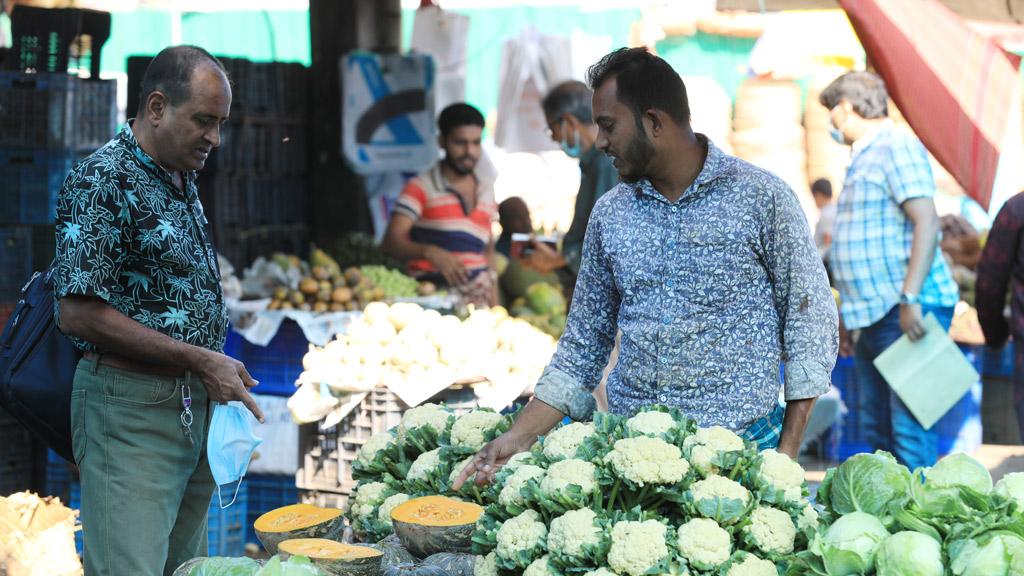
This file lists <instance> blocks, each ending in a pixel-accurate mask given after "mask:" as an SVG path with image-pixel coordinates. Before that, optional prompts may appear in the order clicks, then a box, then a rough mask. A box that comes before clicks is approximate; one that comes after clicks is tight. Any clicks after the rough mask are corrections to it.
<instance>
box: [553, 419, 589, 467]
mask: <svg viewBox="0 0 1024 576" xmlns="http://www.w3.org/2000/svg"><path fill="white" fill-rule="evenodd" d="M593 434H594V424H593V423H589V422H588V423H586V424H584V423H582V422H573V423H572V424H568V425H566V426H562V427H561V428H559V429H557V430H555V431H554V432H552V433H551V434H549V435H548V436H547V437H546V438H544V456H546V457H547V458H549V459H551V460H562V459H564V458H575V457H576V450H577V449H578V448H579V447H580V445H582V444H583V441H584V440H586V439H587V437H588V436H591V435H593Z"/></svg>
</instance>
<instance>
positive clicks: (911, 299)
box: [820, 72, 959, 469]
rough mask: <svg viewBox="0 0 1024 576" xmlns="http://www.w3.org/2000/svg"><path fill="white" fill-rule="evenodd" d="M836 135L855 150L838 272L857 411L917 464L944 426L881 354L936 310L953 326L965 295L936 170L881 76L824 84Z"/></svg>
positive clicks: (872, 430)
mask: <svg viewBox="0 0 1024 576" xmlns="http://www.w3.org/2000/svg"><path fill="white" fill-rule="evenodd" d="M820 101H821V104H822V105H823V106H825V107H826V108H828V109H829V111H830V112H831V115H832V137H833V138H835V140H836V141H837V142H841V143H843V144H850V145H851V148H852V150H851V152H852V155H853V157H852V160H851V162H850V167H849V169H848V170H847V173H846V180H845V183H844V185H843V193H842V194H841V195H840V196H839V203H838V205H837V206H836V217H835V224H834V231H833V235H832V251H831V256H830V258H831V265H832V276H833V278H834V279H835V283H836V288H837V289H838V290H839V295H840V299H841V301H842V304H841V306H842V310H841V312H842V317H843V322H844V324H845V326H846V328H847V329H848V330H859V331H860V334H859V337H858V338H857V342H856V345H855V347H854V357H855V358H856V362H857V385H858V399H857V402H858V403H857V406H853V407H851V409H854V410H856V411H857V414H858V415H859V418H860V419H861V426H862V431H863V433H864V434H865V439H866V441H868V442H869V443H871V444H872V445H873V446H874V447H875V448H878V449H882V450H889V451H891V452H892V453H893V454H894V455H895V456H896V458H897V459H899V460H900V462H902V463H903V464H905V465H907V466H909V467H910V468H911V469H914V468H917V467H919V466H931V465H932V464H934V463H935V460H936V459H937V458H938V432H937V431H936V430H934V429H931V430H925V429H924V428H922V427H921V425H920V424H919V423H918V422H917V419H916V418H914V416H913V414H911V413H910V411H909V410H907V407H906V406H905V405H904V404H903V402H901V401H900V399H899V398H898V397H897V396H896V395H895V394H893V393H892V391H891V389H890V388H889V386H888V385H887V384H886V382H885V380H884V379H883V378H882V376H881V375H880V374H879V373H878V370H876V369H875V366H874V359H875V358H876V357H877V356H878V355H879V354H881V353H882V352H884V351H885V350H886V349H887V348H888V347H889V346H890V345H891V344H892V343H893V342H895V341H896V340H897V339H898V338H899V337H901V336H903V335H904V334H906V335H907V336H908V337H909V338H910V339H911V340H917V339H918V338H921V337H922V336H924V333H925V329H924V324H923V322H922V320H923V318H924V317H925V316H927V315H928V314H934V315H935V318H936V319H937V320H938V321H939V324H940V325H942V326H943V327H944V328H945V329H946V330H949V325H950V323H951V322H952V319H953V307H954V306H955V305H956V303H957V300H958V299H959V294H958V289H957V285H956V283H955V282H954V281H953V276H952V274H951V273H950V270H949V267H948V266H947V265H946V261H945V259H943V257H942V254H941V253H939V251H937V250H936V249H935V248H936V246H937V245H938V243H939V219H938V217H937V215H936V214H935V204H934V202H933V200H932V198H933V197H934V196H935V180H934V178H933V177H932V171H931V165H930V164H929V161H928V153H927V151H926V150H925V148H924V146H923V145H922V144H921V142H920V141H919V140H918V139H917V138H916V137H914V135H912V134H910V133H909V132H906V131H904V130H901V129H899V128H897V127H896V126H895V125H893V123H892V121H891V120H889V118H888V101H889V95H888V93H887V91H886V89H885V83H884V82H883V81H882V79H881V78H879V77H878V76H876V75H875V74H872V73H870V72H850V73H847V74H844V75H843V76H840V77H839V78H837V79H836V80H834V81H833V82H832V83H831V84H830V85H829V86H828V87H826V88H825V90H824V91H822V93H821V96H820Z"/></svg>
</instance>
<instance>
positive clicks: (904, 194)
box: [885, 131, 935, 204]
mask: <svg viewBox="0 0 1024 576" xmlns="http://www.w3.org/2000/svg"><path fill="white" fill-rule="evenodd" d="M889 146H890V150H889V152H890V156H889V158H890V162H889V163H888V164H887V165H886V167H885V179H886V181H887V182H888V184H889V191H890V193H891V194H892V197H893V200H895V201H896V204H903V203H904V202H906V201H907V200H910V199H913V198H932V197H934V196H935V177H934V175H933V174H932V166H931V163H929V161H928V151H927V150H926V149H925V147H924V144H921V141H920V140H918V139H917V138H914V137H912V136H910V135H909V134H905V133H903V132H902V131H896V135H894V137H893V138H892V139H891V140H890V143H889Z"/></svg>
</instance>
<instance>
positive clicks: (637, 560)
mask: <svg viewBox="0 0 1024 576" xmlns="http://www.w3.org/2000/svg"><path fill="white" fill-rule="evenodd" d="M668 554H669V552H668V545H667V544H666V543H665V525H664V524H662V523H661V522H658V521H657V520H646V521H644V522H633V521H628V520H625V521H622V522H619V523H617V524H616V525H615V526H614V527H613V528H612V547H611V550H609V551H608V566H609V567H611V569H612V570H614V571H616V572H618V573H619V574H629V576H640V575H641V574H644V573H645V572H647V571H648V570H650V569H651V568H653V567H654V566H656V565H657V564H658V563H659V562H661V561H662V560H663V559H664V558H665V557H666V556H668Z"/></svg>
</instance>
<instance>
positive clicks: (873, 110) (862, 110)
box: [818, 72, 889, 119]
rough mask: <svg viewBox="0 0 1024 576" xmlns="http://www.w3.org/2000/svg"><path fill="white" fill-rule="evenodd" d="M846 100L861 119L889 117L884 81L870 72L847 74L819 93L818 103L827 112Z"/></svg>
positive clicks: (887, 93)
mask: <svg viewBox="0 0 1024 576" xmlns="http://www.w3.org/2000/svg"><path fill="white" fill-rule="evenodd" d="M844 99H845V100H846V101H848V102H849V103H850V105H851V106H853V110H854V112H856V113H857V114H859V115H860V116H861V117H862V118H866V119H872V118H885V117H887V116H888V115H889V92H888V90H886V89H885V81H884V80H882V78H881V77H880V76H878V75H877V74H872V73H871V72H847V73H846V74H843V75H842V76H840V77H839V78H836V79H835V80H833V81H832V83H831V84H829V85H828V86H827V87H825V89H824V90H822V91H821V95H820V96H819V97H818V101H819V102H821V105H822V106H824V107H825V108H828V109H829V110H831V109H833V108H835V107H836V106H838V105H839V102H840V101H842V100H844Z"/></svg>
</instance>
